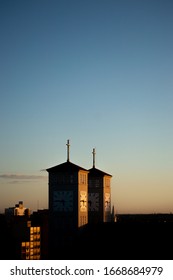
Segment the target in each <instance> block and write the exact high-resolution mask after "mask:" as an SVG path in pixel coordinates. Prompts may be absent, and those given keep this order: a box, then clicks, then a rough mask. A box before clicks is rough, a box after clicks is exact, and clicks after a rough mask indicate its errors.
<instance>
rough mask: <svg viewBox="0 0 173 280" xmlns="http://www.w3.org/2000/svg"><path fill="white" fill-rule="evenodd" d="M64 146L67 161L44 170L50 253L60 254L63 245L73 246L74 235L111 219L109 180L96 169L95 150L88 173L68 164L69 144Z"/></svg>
mask: <svg viewBox="0 0 173 280" xmlns="http://www.w3.org/2000/svg"><path fill="white" fill-rule="evenodd" d="M66 145H67V161H66V162H63V163H61V164H59V165H56V166H53V167H50V168H48V169H46V171H47V172H48V182H49V186H48V189H49V240H50V251H51V252H53V251H55V250H61V251H62V250H63V244H66V247H67V244H68V243H72V242H73V237H74V236H75V234H76V231H77V230H78V229H80V228H82V227H85V226H86V225H87V224H88V222H91V223H99V222H108V221H110V219H111V186H110V180H111V177H112V176H111V175H110V174H108V173H105V172H103V171H101V170H99V169H97V168H95V149H94V150H93V167H92V168H91V169H89V170H87V169H85V168H83V167H81V166H79V165H76V164H74V163H72V162H71V161H70V155H69V153H70V144H69V140H68V141H67V144H66ZM88 219H89V220H88ZM55 248H57V249H55Z"/></svg>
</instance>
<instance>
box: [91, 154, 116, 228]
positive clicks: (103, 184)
mask: <svg viewBox="0 0 173 280" xmlns="http://www.w3.org/2000/svg"><path fill="white" fill-rule="evenodd" d="M92 154H93V167H92V168H91V169H89V170H88V171H89V174H88V222H89V223H99V222H110V221H111V177H112V175H110V174H108V173H106V172H104V171H101V170H99V169H97V168H96V167H95V154H96V152H95V149H93V152H92Z"/></svg>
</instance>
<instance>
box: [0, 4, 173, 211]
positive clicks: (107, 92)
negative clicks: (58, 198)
mask: <svg viewBox="0 0 173 280" xmlns="http://www.w3.org/2000/svg"><path fill="white" fill-rule="evenodd" d="M0 41H1V43H0V97H1V99H0V131H1V134H0V135H1V137H0V139H1V140H0V211H1V212H3V211H4V208H8V207H12V206H14V205H15V204H16V203H18V201H20V200H23V202H24V205H25V207H29V208H31V210H36V209H37V208H40V209H42V208H47V207H48V174H47V172H46V171H44V170H45V169H46V168H49V167H51V166H54V165H58V164H60V163H62V162H65V161H66V159H67V156H66V142H67V139H70V144H71V147H70V160H71V161H72V162H73V163H75V164H77V165H80V166H81V167H84V168H87V169H89V168H91V167H92V149H93V148H96V167H97V168H99V169H101V170H103V171H105V172H107V173H110V174H112V176H113V177H112V205H114V207H115V210H116V212H117V213H158V212H159V213H160V212H166V213H167V212H168V213H169V212H173V170H172V169H173V123H172V120H173V1H172V0H78V1H77V0H28V1H27V0H21V1H19V0H15V1H14V0H1V1H0Z"/></svg>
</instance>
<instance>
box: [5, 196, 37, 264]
mask: <svg viewBox="0 0 173 280" xmlns="http://www.w3.org/2000/svg"><path fill="white" fill-rule="evenodd" d="M12 210H14V211H12ZM5 219H6V224H7V227H8V228H7V232H8V233H9V235H8V239H10V240H7V242H10V244H12V247H11V249H12V251H13V252H10V251H9V252H8V256H9V259H10V256H12V258H14V259H18V260H25V259H27V260H39V259H40V258H41V242H40V241H41V228H40V226H39V225H34V226H33V225H32V221H31V217H30V211H29V209H28V208H25V207H24V205H23V201H19V204H16V205H15V207H10V208H9V209H5ZM8 250H9V248H8Z"/></svg>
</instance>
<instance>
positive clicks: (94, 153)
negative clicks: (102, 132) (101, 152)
mask: <svg viewBox="0 0 173 280" xmlns="http://www.w3.org/2000/svg"><path fill="white" fill-rule="evenodd" d="M92 154H93V168H95V155H96V151H95V148H94V149H93V152H92Z"/></svg>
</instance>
